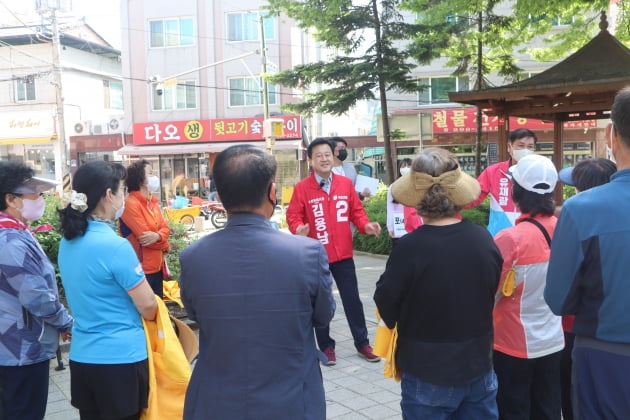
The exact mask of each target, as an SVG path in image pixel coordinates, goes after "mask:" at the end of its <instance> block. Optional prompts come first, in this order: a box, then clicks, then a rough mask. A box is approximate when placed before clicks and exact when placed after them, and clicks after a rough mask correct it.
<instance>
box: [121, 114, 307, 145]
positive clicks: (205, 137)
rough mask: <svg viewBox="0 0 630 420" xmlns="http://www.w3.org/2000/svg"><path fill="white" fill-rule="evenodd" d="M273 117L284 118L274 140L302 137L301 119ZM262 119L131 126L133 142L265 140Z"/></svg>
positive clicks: (218, 119)
mask: <svg viewBox="0 0 630 420" xmlns="http://www.w3.org/2000/svg"><path fill="white" fill-rule="evenodd" d="M273 118H274V119H275V118H277V119H281V120H283V121H284V135H283V136H282V137H278V139H300V138H302V120H301V117H300V116H299V115H279V116H274V117H273ZM263 121H264V118H263V117H254V118H216V119H209V120H186V121H163V122H148V123H138V124H134V125H133V144H137V145H155V144H184V143H204V142H214V141H256V140H260V141H262V140H264V139H265V138H264V136H263Z"/></svg>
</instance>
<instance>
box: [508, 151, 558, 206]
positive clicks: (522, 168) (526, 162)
mask: <svg viewBox="0 0 630 420" xmlns="http://www.w3.org/2000/svg"><path fill="white" fill-rule="evenodd" d="M510 173H511V174H512V180H513V181H516V182H518V184H519V185H520V186H521V187H523V188H525V189H526V190H527V191H531V192H535V193H536V194H548V193H551V192H553V189H554V188H555V187H556V182H558V171H557V170H556V167H555V166H554V164H553V162H552V161H551V160H550V159H548V158H546V157H544V156H541V155H534V154H531V155H527V156H525V157H524V158H522V159H521V160H519V161H518V163H517V164H516V165H512V166H511V167H510ZM522 211H523V210H522V209H521V212H522Z"/></svg>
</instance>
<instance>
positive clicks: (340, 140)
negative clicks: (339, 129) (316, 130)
mask: <svg viewBox="0 0 630 420" xmlns="http://www.w3.org/2000/svg"><path fill="white" fill-rule="evenodd" d="M328 140H330V141H331V142H332V144H333V146H337V143H343V144H345V145H346V147H348V142H347V141H346V139H344V138H343V137H338V136H335V137H331V138H329V139H328ZM333 149H334V147H333Z"/></svg>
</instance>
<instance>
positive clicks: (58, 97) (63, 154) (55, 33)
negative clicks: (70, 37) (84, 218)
mask: <svg viewBox="0 0 630 420" xmlns="http://www.w3.org/2000/svg"><path fill="white" fill-rule="evenodd" d="M70 5H71V3H70V2H69V1H64V0H36V1H35V8H36V10H37V12H38V13H40V14H41V15H42V17H44V18H45V17H46V15H48V14H50V16H49V17H48V18H49V19H50V24H51V30H52V70H53V82H52V83H53V85H54V86H55V106H56V111H55V113H56V116H57V154H56V156H58V158H55V178H57V180H58V181H59V180H60V178H61V181H62V182H63V188H64V189H69V188H70V165H69V147H68V142H67V139H66V124H65V118H64V105H63V83H62V81H61V40H60V37H59V22H58V21H57V12H58V11H61V12H68V11H70V8H71V6H70Z"/></svg>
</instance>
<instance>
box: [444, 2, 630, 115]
mask: <svg viewBox="0 0 630 420" xmlns="http://www.w3.org/2000/svg"><path fill="white" fill-rule="evenodd" d="M599 26H600V32H599V34H597V35H596V36H595V37H594V38H593V39H592V40H591V41H590V42H589V43H588V44H586V45H584V46H583V47H582V48H580V49H579V50H578V51H576V52H575V53H574V54H572V55H570V56H569V57H567V58H566V59H564V60H563V61H561V62H560V63H558V64H556V65H554V66H552V67H550V68H548V69H547V70H545V71H543V72H542V73H539V74H537V75H535V76H532V77H531V78H529V79H526V80H523V81H520V82H517V83H513V84H510V85H506V86H501V87H497V88H488V89H483V90H478V91H468V92H456V93H449V99H450V100H451V101H452V102H459V103H463V104H469V105H475V106H478V107H480V108H481V109H483V110H484V111H485V112H486V113H487V114H490V115H499V116H517V117H526V118H535V119H540V120H547V121H549V120H559V121H572V120H586V119H589V120H590V119H602V118H608V117H609V111H610V108H611V106H612V103H613V99H614V97H615V94H616V93H617V91H619V90H620V89H621V88H623V87H625V86H627V85H630V49H628V48H627V47H625V46H624V45H623V44H622V43H621V42H619V41H618V40H617V39H616V38H615V37H614V36H612V35H611V34H610V33H609V32H608V30H607V28H608V22H607V21H606V15H605V13H603V12H602V19H601V22H600V25H599Z"/></svg>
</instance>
